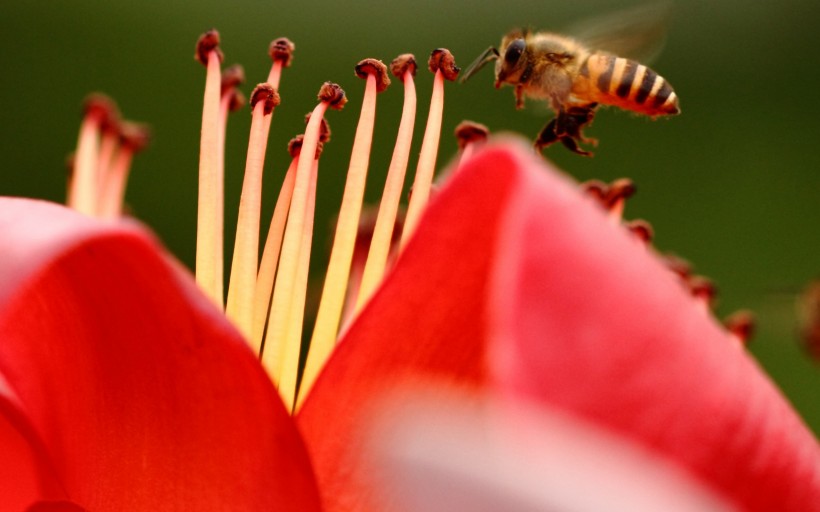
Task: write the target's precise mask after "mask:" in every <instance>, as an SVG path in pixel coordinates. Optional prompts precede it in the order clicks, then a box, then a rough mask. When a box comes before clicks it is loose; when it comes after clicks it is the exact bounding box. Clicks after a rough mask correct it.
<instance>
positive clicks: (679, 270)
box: [661, 254, 692, 281]
mask: <svg viewBox="0 0 820 512" xmlns="http://www.w3.org/2000/svg"><path fill="white" fill-rule="evenodd" d="M661 260H662V261H663V263H664V264H665V265H666V268H668V269H669V270H670V271H671V272H672V273H674V274H675V275H677V276H678V277H680V278H681V279H683V280H684V281H685V280H687V279H689V276H691V275H692V264H691V263H689V262H688V261H687V260H685V259H683V258H681V257H680V256H678V255H675V254H664V255H663V256H661Z"/></svg>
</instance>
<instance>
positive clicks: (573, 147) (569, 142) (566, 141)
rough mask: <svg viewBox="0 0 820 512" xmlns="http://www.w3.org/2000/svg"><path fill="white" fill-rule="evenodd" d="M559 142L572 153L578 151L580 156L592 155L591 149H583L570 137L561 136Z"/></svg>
mask: <svg viewBox="0 0 820 512" xmlns="http://www.w3.org/2000/svg"><path fill="white" fill-rule="evenodd" d="M561 143H562V144H563V145H564V146H565V147H566V148H567V149H569V150H570V151H572V152H573V153H578V154H579V155H581V156H592V152H591V151H585V150H583V149H581V146H579V145H578V141H577V140H575V139H573V138H572V137H562V138H561Z"/></svg>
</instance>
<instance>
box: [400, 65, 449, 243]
mask: <svg viewBox="0 0 820 512" xmlns="http://www.w3.org/2000/svg"><path fill="white" fill-rule="evenodd" d="M443 110H444V76H443V75H442V74H441V70H438V71H436V76H435V78H434V79H433V95H432V98H431V99H430V114H429V115H428V117H427V127H426V128H425V130H424V138H423V139H422V142H421V152H420V153H419V163H418V165H417V166H416V177H415V179H414V181H413V191H412V194H411V196H410V203H409V204H408V205H407V216H406V217H405V219H404V230H403V231H402V234H401V247H404V246H405V245H407V241H408V240H409V239H410V237H411V236H412V234H413V232H414V231H415V230H416V225H417V224H418V222H419V219H420V218H421V214H422V212H423V211H424V207H425V206H427V201H428V199H429V198H430V187H431V186H432V184H433V174H434V172H435V167H436V155H437V153H438V142H439V138H440V136H441V118H442V112H443Z"/></svg>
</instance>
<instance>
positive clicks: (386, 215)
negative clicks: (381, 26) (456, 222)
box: [356, 53, 417, 311]
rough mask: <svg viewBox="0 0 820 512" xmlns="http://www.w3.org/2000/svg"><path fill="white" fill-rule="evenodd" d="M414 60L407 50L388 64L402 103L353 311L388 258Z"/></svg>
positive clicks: (411, 105)
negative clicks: (400, 89)
mask: <svg viewBox="0 0 820 512" xmlns="http://www.w3.org/2000/svg"><path fill="white" fill-rule="evenodd" d="M416 67H417V66H416V59H415V57H413V55H411V54H409V53H406V54H404V55H399V56H398V57H396V58H395V59H394V60H393V62H392V63H391V65H390V71H391V72H392V73H393V76H395V77H396V78H398V79H399V80H401V81H402V82H404V106H403V107H402V113H401V122H400V123H399V132H398V135H397V136H396V145H395V147H394V148H393V157H392V158H391V160H390V167H389V168H388V171H387V179H386V181H385V183H384V192H383V193H382V200H381V204H380V205H379V215H378V217H377V218H376V226H375V228H374V229H373V239H372V241H371V243H370V251H369V253H368V255H367V263H366V264H365V267H364V273H363V275H362V283H361V287H360V290H359V297H358V299H357V302H356V310H357V311H358V310H360V309H361V308H362V307H363V306H364V305H365V304H366V303H367V301H368V300H370V296H371V295H372V294H373V291H374V290H375V289H376V287H377V286H378V285H379V283H380V282H381V280H382V276H384V270H385V267H386V266H387V258H388V255H389V253H390V246H391V240H392V239H393V228H394V226H395V224H396V216H397V215H398V211H399V202H400V201H401V191H402V187H403V186H404V175H405V173H406V172H407V162H408V160H409V159H410V145H411V143H412V140H413V127H414V125H415V120H416V86H415V84H414V82H413V77H414V76H415V75H416Z"/></svg>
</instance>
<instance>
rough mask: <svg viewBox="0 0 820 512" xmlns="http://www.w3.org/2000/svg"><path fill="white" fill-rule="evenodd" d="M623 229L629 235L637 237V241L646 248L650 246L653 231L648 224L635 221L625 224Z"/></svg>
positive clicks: (639, 220) (638, 220) (640, 220)
mask: <svg viewBox="0 0 820 512" xmlns="http://www.w3.org/2000/svg"><path fill="white" fill-rule="evenodd" d="M624 227H625V228H626V229H627V230H628V231H629V232H630V233H632V234H633V235H635V236H636V237H638V239H639V240H640V241H642V242H643V243H644V244H645V245H647V246H648V245H650V244H652V238H653V237H654V236H655V231H654V230H653V229H652V225H651V224H650V223H649V222H647V221H645V220H643V219H635V220H630V221H629V222H625V223H624Z"/></svg>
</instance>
